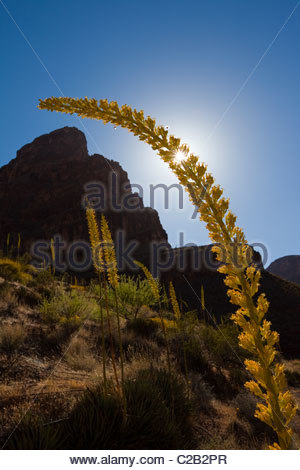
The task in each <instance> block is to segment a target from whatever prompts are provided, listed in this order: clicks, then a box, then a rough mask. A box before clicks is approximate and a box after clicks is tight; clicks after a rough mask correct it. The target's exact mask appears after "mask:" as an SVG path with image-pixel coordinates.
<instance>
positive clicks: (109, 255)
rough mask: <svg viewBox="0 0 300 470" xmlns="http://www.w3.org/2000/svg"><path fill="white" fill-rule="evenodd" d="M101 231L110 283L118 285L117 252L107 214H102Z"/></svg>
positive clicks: (115, 286) (114, 285)
mask: <svg viewBox="0 0 300 470" xmlns="http://www.w3.org/2000/svg"><path fill="white" fill-rule="evenodd" d="M101 232H102V239H103V252H104V258H105V263H106V270H107V277H108V281H109V283H110V285H111V286H112V287H114V288H117V287H118V284H119V275H118V266H117V260H116V253H115V248H114V243H113V241H112V236H111V233H110V230H109V226H108V223H107V220H106V218H105V216H104V215H103V214H102V216H101Z"/></svg>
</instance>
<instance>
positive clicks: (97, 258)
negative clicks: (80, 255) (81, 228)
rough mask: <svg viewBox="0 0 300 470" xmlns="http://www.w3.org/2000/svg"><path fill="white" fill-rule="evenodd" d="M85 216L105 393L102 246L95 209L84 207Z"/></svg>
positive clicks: (105, 390)
mask: <svg viewBox="0 0 300 470" xmlns="http://www.w3.org/2000/svg"><path fill="white" fill-rule="evenodd" d="M86 218H87V223H88V229H89V238H90V244H91V248H92V258H93V264H94V268H95V270H96V272H97V273H98V283H99V309H100V327H101V336H102V338H101V342H102V371H103V383H104V393H105V395H107V376H106V350H105V338H104V315H103V307H102V279H101V275H102V258H103V254H102V248H101V243H100V235H99V228H98V224H97V219H96V215H95V211H94V210H93V209H91V208H90V207H87V209H86Z"/></svg>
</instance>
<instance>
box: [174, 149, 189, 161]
mask: <svg viewBox="0 0 300 470" xmlns="http://www.w3.org/2000/svg"><path fill="white" fill-rule="evenodd" d="M186 157H187V154H186V153H184V152H182V150H178V152H176V154H175V160H177V161H178V162H182V161H183V160H185V159H186Z"/></svg>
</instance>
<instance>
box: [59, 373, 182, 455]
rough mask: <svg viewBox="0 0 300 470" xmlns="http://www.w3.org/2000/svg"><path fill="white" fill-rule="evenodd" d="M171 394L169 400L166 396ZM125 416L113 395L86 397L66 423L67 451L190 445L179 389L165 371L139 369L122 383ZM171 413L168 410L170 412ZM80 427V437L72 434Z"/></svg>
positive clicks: (93, 393) (100, 392)
mask: <svg viewBox="0 0 300 470" xmlns="http://www.w3.org/2000/svg"><path fill="white" fill-rule="evenodd" d="M171 389H172V390H173V401H174V406H173V404H172V398H171ZM124 390H125V394H126V399H127V418H126V420H124V418H123V414H122V404H121V401H120V399H119V398H118V397H117V396H115V394H109V395H107V396H105V395H104V392H103V389H102V388H101V387H98V388H96V389H94V390H89V391H87V392H86V393H85V395H84V397H83V398H82V400H81V401H80V402H79V403H78V404H77V405H76V406H75V408H74V409H73V411H72V413H71V415H70V419H69V420H68V421H67V422H66V424H65V428H66V434H67V435H68V443H67V445H68V448H70V449H82V448H84V449H177V448H182V449H183V448H187V447H188V446H189V444H190V434H191V429H190V423H189V404H188V401H187V399H186V396H185V392H184V386H183V384H181V383H180V382H179V381H178V380H177V379H176V378H174V377H172V379H171V380H170V377H169V374H168V373H167V372H166V371H159V370H152V371H149V370H143V371H140V372H139V373H138V374H137V376H136V378H135V379H130V380H129V379H128V380H127V381H126V382H125V385H124ZM172 409H173V411H172ZM76 429H80V433H76V432H74V430H76Z"/></svg>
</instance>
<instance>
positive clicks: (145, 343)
mask: <svg viewBox="0 0 300 470" xmlns="http://www.w3.org/2000/svg"><path fill="white" fill-rule="evenodd" d="M122 346H123V352H124V356H125V358H126V359H127V360H128V361H132V360H134V359H136V358H137V357H147V358H148V359H149V360H154V359H157V358H158V357H160V355H161V348H160V347H159V346H158V344H157V343H155V342H154V341H151V340H149V339H147V338H139V337H136V336H132V335H130V334H125V335H122Z"/></svg>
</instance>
